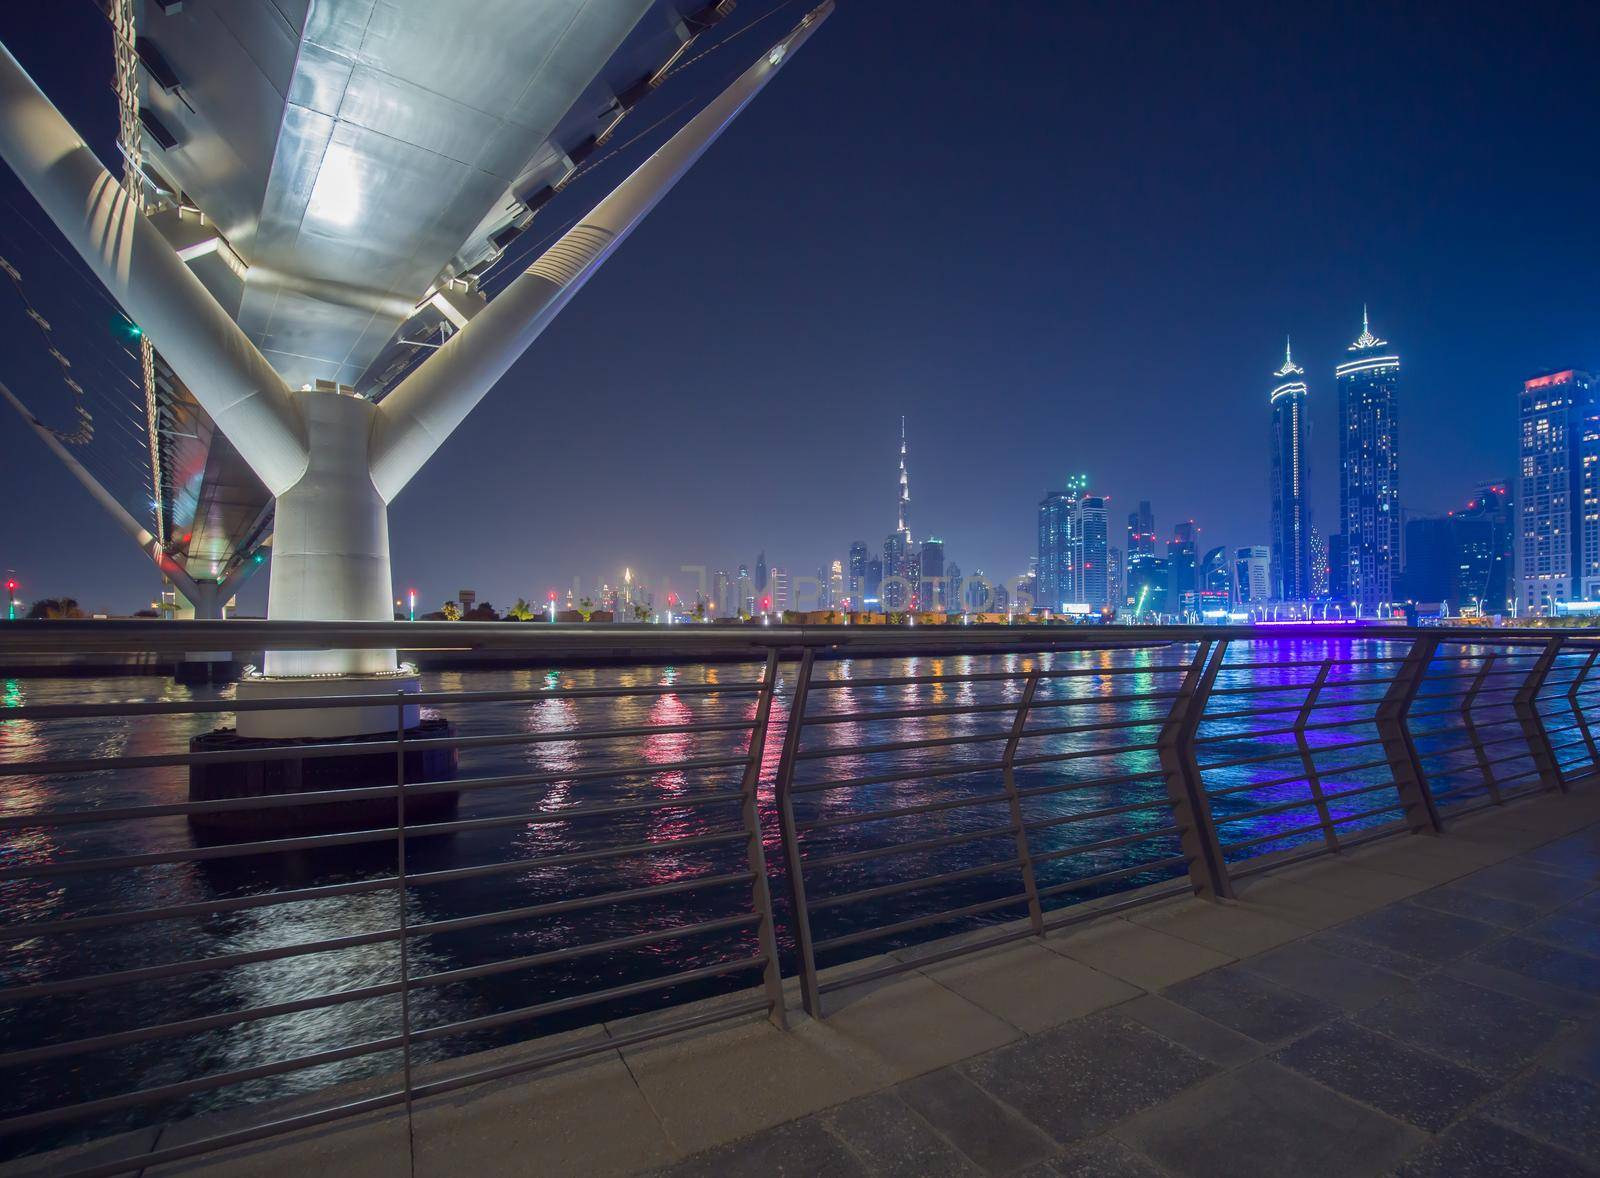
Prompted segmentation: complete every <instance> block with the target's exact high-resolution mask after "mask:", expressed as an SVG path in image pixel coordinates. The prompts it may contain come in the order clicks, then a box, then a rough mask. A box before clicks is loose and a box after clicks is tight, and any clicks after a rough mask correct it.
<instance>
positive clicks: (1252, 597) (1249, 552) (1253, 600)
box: [1233, 544, 1273, 605]
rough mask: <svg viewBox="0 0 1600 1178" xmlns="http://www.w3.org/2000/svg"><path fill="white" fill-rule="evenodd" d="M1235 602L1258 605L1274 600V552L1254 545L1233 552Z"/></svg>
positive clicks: (1262, 546) (1265, 547)
mask: <svg viewBox="0 0 1600 1178" xmlns="http://www.w3.org/2000/svg"><path fill="white" fill-rule="evenodd" d="M1233 580H1234V602H1235V603H1236V604H1238V605H1258V604H1260V603H1261V602H1264V601H1270V600H1271V599H1272V593H1273V589H1272V550H1271V549H1270V548H1268V547H1267V546H1266V545H1265V544H1252V545H1250V546H1249V547H1247V548H1235V549H1234V550H1233Z"/></svg>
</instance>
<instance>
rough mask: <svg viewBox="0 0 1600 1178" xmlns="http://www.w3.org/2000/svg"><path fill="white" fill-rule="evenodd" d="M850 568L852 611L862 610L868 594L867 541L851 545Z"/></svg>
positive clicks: (849, 587) (858, 541) (849, 583)
mask: <svg viewBox="0 0 1600 1178" xmlns="http://www.w3.org/2000/svg"><path fill="white" fill-rule="evenodd" d="M849 568H850V580H849V582H848V589H849V593H850V606H851V608H852V609H860V608H861V599H862V597H864V596H865V595H866V592H867V545H866V543H865V541H862V540H856V541H854V542H852V543H851V545H850V565H849ZM873 596H877V594H876V593H874V594H873Z"/></svg>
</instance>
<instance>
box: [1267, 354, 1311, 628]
mask: <svg viewBox="0 0 1600 1178" xmlns="http://www.w3.org/2000/svg"><path fill="white" fill-rule="evenodd" d="M1272 375H1273V377H1274V378H1275V380H1276V384H1275V385H1274V387H1273V389H1272V396H1271V406H1272V523H1271V537H1272V545H1271V547H1272V582H1273V584H1272V592H1273V596H1274V597H1276V598H1277V599H1278V600H1279V601H1308V600H1310V599H1311V597H1312V596H1313V594H1312V592H1311V507H1310V503H1309V501H1308V500H1309V496H1310V494H1311V476H1310V469H1309V464H1310V461H1311V418H1310V415H1309V413H1308V412H1307V407H1306V393H1307V389H1306V382H1305V381H1304V380H1303V379H1302V378H1303V377H1304V376H1305V369H1304V368H1301V367H1300V366H1299V365H1298V364H1296V363H1295V362H1294V358H1293V357H1292V356H1291V355H1290V354H1289V344H1288V341H1287V340H1285V341H1284V345H1283V367H1282V368H1280V369H1278V370H1277V371H1276V372H1274V373H1273V374H1272Z"/></svg>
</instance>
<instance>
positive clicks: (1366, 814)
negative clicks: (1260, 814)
mask: <svg viewBox="0 0 1600 1178" xmlns="http://www.w3.org/2000/svg"><path fill="white" fill-rule="evenodd" d="M1404 809H1405V803H1404V802H1401V801H1398V800H1397V801H1396V802H1395V803H1394V805H1392V806H1378V807H1377V808H1375V809H1372V810H1358V811H1356V812H1355V813H1354V814H1345V815H1342V816H1341V817H1339V818H1335V819H1332V820H1331V821H1329V822H1328V823H1326V824H1324V823H1322V822H1313V823H1311V824H1309V825H1307V826H1292V827H1290V828H1289V829H1288V830H1274V831H1270V832H1269V833H1267V834H1263V835H1257V836H1256V837H1255V838H1250V839H1242V840H1240V841H1239V842H1234V843H1223V844H1222V849H1223V850H1224V851H1242V850H1244V849H1245V848H1246V847H1254V846H1257V845H1259V844H1261V843H1270V842H1276V841H1277V840H1278V839H1285V838H1293V837H1294V836H1295V835H1300V834H1311V833H1313V832H1316V831H1321V830H1325V829H1327V827H1330V826H1331V827H1334V828H1338V827H1340V826H1343V825H1345V824H1347V823H1351V822H1355V821H1358V820H1359V819H1362V818H1371V817H1372V816H1373V815H1375V814H1388V813H1390V812H1391V811H1394V810H1404Z"/></svg>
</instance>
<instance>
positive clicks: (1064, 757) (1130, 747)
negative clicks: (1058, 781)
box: [1012, 741, 1161, 769]
mask: <svg viewBox="0 0 1600 1178" xmlns="http://www.w3.org/2000/svg"><path fill="white" fill-rule="evenodd" d="M1160 747H1161V746H1160V743H1159V742H1157V741H1150V742H1148V743H1146V744H1119V745H1113V746H1112V747H1111V748H1105V749H1100V748H1094V749H1072V750H1070V751H1068V752H1064V753H1039V754H1036V755H1034V756H1031V757H1017V758H1015V759H1014V760H1013V761H1012V764H1013V765H1015V766H1016V767H1017V768H1019V769H1021V768H1023V767H1025V766H1029V765H1053V764H1056V763H1057V762H1060V761H1082V760H1086V759H1088V758H1091V757H1119V756H1121V755H1122V754H1124V753H1147V752H1152V751H1154V750H1156V749H1158V748H1160Z"/></svg>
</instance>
